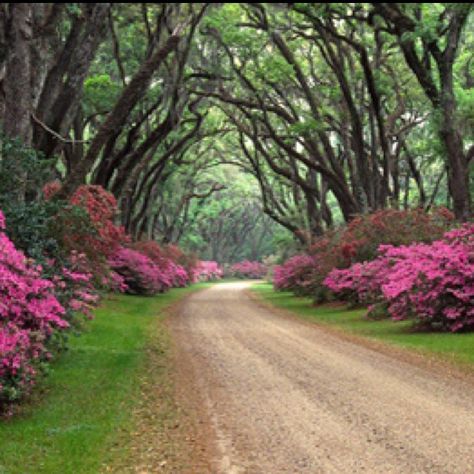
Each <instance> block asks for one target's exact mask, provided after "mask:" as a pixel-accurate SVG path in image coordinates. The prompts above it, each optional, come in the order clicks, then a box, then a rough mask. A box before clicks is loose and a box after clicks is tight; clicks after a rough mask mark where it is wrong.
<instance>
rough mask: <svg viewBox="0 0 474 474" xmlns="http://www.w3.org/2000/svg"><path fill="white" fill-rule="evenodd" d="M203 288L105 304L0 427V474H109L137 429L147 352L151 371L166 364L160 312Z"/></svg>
mask: <svg viewBox="0 0 474 474" xmlns="http://www.w3.org/2000/svg"><path fill="white" fill-rule="evenodd" d="M206 286H208V285H207V284H198V285H194V286H192V287H190V288H182V289H173V290H171V291H170V292H168V293H166V294H163V295H158V296H156V297H139V296H126V295H114V296H112V297H110V298H109V299H106V300H105V301H104V302H103V304H102V305H101V307H100V308H98V309H97V311H96V317H95V319H94V320H93V321H91V322H90V324H88V326H87V330H86V332H84V333H83V334H82V335H80V336H79V337H75V336H71V341H70V349H69V350H68V351H67V352H66V353H65V354H63V355H62V356H61V357H60V359H59V360H58V361H57V362H56V363H55V364H53V368H52V373H51V374H50V375H49V377H48V378H47V379H46V380H45V381H44V382H43V385H42V387H39V389H38V390H36V392H35V397H34V398H33V399H31V400H30V401H29V402H28V403H27V404H25V405H24V406H23V407H22V410H21V412H20V413H19V414H18V415H17V416H15V417H14V418H12V419H10V420H5V421H2V422H1V425H0V473H8V474H16V473H18V474H20V473H21V474H29V473H31V474H37V473H48V474H55V473H58V474H59V473H61V474H67V473H74V474H80V473H98V472H101V471H107V470H114V469H113V465H114V463H115V458H117V456H118V453H120V456H119V457H122V458H124V459H125V458H126V457H127V456H128V455H127V449H128V448H127V441H126V440H127V439H128V437H129V435H130V434H131V433H132V431H133V430H135V429H136V419H135V418H136V417H135V416H132V413H134V411H135V408H136V407H137V406H138V405H139V404H140V395H141V391H142V389H143V384H144V383H145V384H146V376H147V373H148V372H147V364H148V358H149V350H150V346H153V357H154V362H155V365H156V363H157V361H159V360H161V359H163V361H164V360H165V359H166V354H167V351H168V349H169V347H168V345H169V341H168V339H167V332H166V329H165V328H164V326H163V324H162V321H163V318H164V315H165V310H166V308H167V307H169V306H171V305H172V304H174V303H175V302H177V301H179V300H180V299H182V298H183V297H184V296H186V295H188V294H189V293H191V292H193V291H196V290H198V289H200V288H204V287H206ZM160 358H161V359H160ZM164 365H165V364H164V362H163V363H162V366H164ZM158 367H159V365H158ZM167 376H168V374H167V372H166V371H165V370H161V371H160V370H158V371H154V373H153V377H155V378H157V379H156V380H154V383H155V384H156V383H158V384H159V383H160V382H163V385H164V386H167V385H169V382H168V380H166V377H167ZM160 377H161V378H160ZM114 447H115V449H114ZM107 466H112V467H107ZM121 472H128V471H126V470H125V469H124V470H122V471H121ZM131 472H133V471H131Z"/></svg>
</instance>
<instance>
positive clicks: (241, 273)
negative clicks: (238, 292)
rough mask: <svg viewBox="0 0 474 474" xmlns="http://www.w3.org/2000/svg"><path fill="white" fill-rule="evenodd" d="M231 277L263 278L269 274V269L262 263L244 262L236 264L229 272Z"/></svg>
mask: <svg viewBox="0 0 474 474" xmlns="http://www.w3.org/2000/svg"><path fill="white" fill-rule="evenodd" d="M228 273H229V275H230V276H233V277H237V278H263V277H264V276H265V275H266V273H267V267H266V266H265V265H264V264H263V263H260V262H251V261H249V260H244V261H242V262H238V263H234V264H233V265H232V266H231V267H230V268H229V270H228Z"/></svg>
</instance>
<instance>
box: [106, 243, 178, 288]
mask: <svg viewBox="0 0 474 474" xmlns="http://www.w3.org/2000/svg"><path fill="white" fill-rule="evenodd" d="M108 262H109V265H110V267H111V268H112V269H113V270H114V271H115V272H116V273H118V274H119V275H121V276H122V277H123V279H124V281H125V284H126V285H127V289H126V292H127V293H131V294H137V295H154V294H156V293H159V292H162V291H164V290H165V289H166V288H169V287H171V285H172V282H171V281H170V278H169V275H166V274H165V273H164V272H163V271H162V270H161V269H160V268H159V267H158V265H156V264H155V263H154V262H153V260H151V259H150V258H149V257H147V256H146V255H144V254H142V253H140V252H137V251H136V250H133V249H130V248H126V247H120V248H119V249H118V250H117V251H116V252H115V254H114V255H112V256H111V257H110V258H109V261H108Z"/></svg>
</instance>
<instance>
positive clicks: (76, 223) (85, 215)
mask: <svg viewBox="0 0 474 474" xmlns="http://www.w3.org/2000/svg"><path fill="white" fill-rule="evenodd" d="M60 188H61V184H60V183H59V182H58V181H53V182H50V183H48V184H46V185H45V186H44V187H43V195H44V197H45V199H47V200H48V199H49V200H50V199H51V198H52V197H53V196H54V195H55V194H56V193H57V192H58V191H59V190H60ZM116 213H117V202H116V200H115V197H114V196H113V195H112V194H111V193H109V192H108V191H106V190H105V189H104V188H102V187H101V186H95V185H82V186H79V187H78V188H77V190H76V191H75V193H74V194H73V195H72V197H71V199H70V201H69V203H66V204H64V205H63V206H62V207H61V208H60V209H59V210H58V212H57V215H56V216H55V220H54V222H53V225H52V229H51V233H52V234H54V235H55V237H56V239H57V240H58V241H59V245H60V247H61V249H62V250H63V253H65V254H66V255H69V254H70V253H71V252H77V253H80V254H84V255H85V260H87V262H88V270H87V271H88V273H91V274H92V277H93V279H94V284H95V285H96V286H100V285H103V284H105V286H106V288H109V289H110V287H112V288H115V283H116V282H115V280H114V278H112V275H110V270H109V267H108V265H107V257H109V256H110V255H112V254H113V253H114V252H115V251H116V250H117V249H118V248H119V247H120V246H122V245H123V244H126V243H128V242H129V241H130V238H129V236H128V235H127V234H126V233H125V230H124V228H123V227H121V226H117V225H115V224H114V216H115V215H116Z"/></svg>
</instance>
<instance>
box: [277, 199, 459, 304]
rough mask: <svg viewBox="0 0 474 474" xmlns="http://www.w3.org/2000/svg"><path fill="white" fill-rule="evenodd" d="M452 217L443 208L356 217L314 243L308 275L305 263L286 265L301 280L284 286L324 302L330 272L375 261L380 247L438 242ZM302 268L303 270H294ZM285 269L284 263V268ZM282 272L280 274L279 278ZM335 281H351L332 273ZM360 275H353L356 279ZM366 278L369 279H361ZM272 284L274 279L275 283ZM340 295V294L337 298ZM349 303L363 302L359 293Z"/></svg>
mask: <svg viewBox="0 0 474 474" xmlns="http://www.w3.org/2000/svg"><path fill="white" fill-rule="evenodd" d="M452 219H453V215H452V214H451V213H450V211H448V210H447V209H445V208H439V209H435V210H434V211H433V212H432V213H431V214H427V213H425V212H424V211H423V210H421V209H414V210H410V211H398V210H394V209H386V210H381V211H377V212H375V213H373V214H368V215H363V216H358V217H356V218H355V219H353V220H352V221H351V222H350V223H349V224H348V225H347V226H346V227H342V228H341V229H338V230H332V231H329V232H326V234H325V235H323V236H321V237H318V238H317V239H315V241H314V242H313V244H312V245H311V247H310V248H309V249H308V254H309V255H310V256H311V257H314V261H313V262H314V263H313V264H314V268H313V269H312V270H311V271H310V270H309V269H308V267H307V263H306V262H305V261H304V260H299V261H298V260H295V261H293V262H290V263H289V264H288V267H289V269H291V271H290V273H289V275H290V276H291V274H292V273H298V271H300V272H301V273H303V274H304V277H301V278H298V279H293V280H292V281H291V282H289V283H288V284H287V285H285V284H284V283H283V285H284V286H285V287H286V288H287V289H291V290H293V291H295V292H297V293H299V294H306V295H312V296H314V297H315V298H316V300H318V301H325V300H327V299H328V297H329V292H328V291H327V290H328V285H326V284H325V283H324V282H325V279H326V277H327V276H328V275H329V273H330V272H331V271H333V269H345V268H348V267H350V266H351V265H353V264H355V263H357V262H359V263H362V262H366V261H370V260H373V259H375V258H376V257H377V249H378V247H379V245H381V244H391V245H395V246H399V245H408V244H410V243H412V242H432V241H433V240H435V239H437V238H441V237H442V235H443V233H444V232H445V231H446V230H447V229H448V227H449V225H450V223H451V221H452ZM298 264H301V265H302V268H301V269H300V270H297V269H296V268H295V267H296V266H297V265H298ZM285 265H286V262H285V264H284V265H283V266H285ZM356 269H358V270H360V271H361V272H362V271H363V272H365V273H366V272H368V273H370V272H371V271H372V269H370V267H369V269H367V268H366V267H365V266H363V267H356ZM282 271H283V270H280V275H284V271H283V274H281V272H282ZM334 275H335V276H336V275H337V278H340V277H341V276H345V277H350V274H345V273H344V272H342V273H334ZM360 276H361V275H357V276H356V275H354V276H353V278H356V279H357V278H359V277H360ZM282 278H283V279H284V277H283V276H280V278H279V279H280V283H275V286H276V287H277V288H278V287H279V286H281V284H282ZM364 278H368V277H364ZM274 281H275V279H274ZM345 284H346V288H345V293H346V294H348V293H350V291H349V288H348V287H347V285H349V282H348V281H346V282H345ZM340 295H341V292H339V296H340ZM351 295H352V300H353V301H355V302H358V301H359V299H362V300H364V297H363V296H362V293H361V294H359V293H358V292H357V291H352V293H351Z"/></svg>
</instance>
